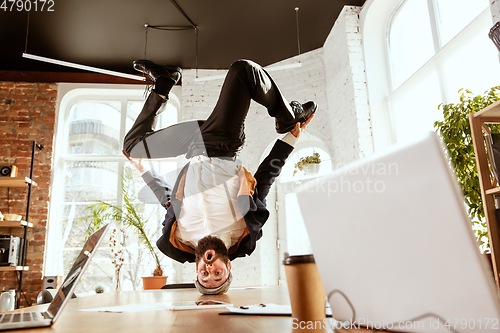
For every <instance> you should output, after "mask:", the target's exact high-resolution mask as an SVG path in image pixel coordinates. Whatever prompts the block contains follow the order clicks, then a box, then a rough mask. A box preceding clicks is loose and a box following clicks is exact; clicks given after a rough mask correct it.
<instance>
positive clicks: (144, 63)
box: [134, 60, 182, 83]
mask: <svg viewBox="0 0 500 333" xmlns="http://www.w3.org/2000/svg"><path fill="white" fill-rule="evenodd" d="M134 69H135V70H136V71H139V72H141V73H144V74H146V75H147V76H149V77H150V78H151V80H152V81H153V82H156V81H158V79H159V78H161V77H167V78H169V79H171V80H173V81H174V82H175V83H177V81H179V79H180V78H181V74H182V69H181V68H180V67H177V66H170V65H169V66H160V65H157V64H155V63H154V62H152V61H149V60H136V61H134Z"/></svg>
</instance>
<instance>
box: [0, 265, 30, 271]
mask: <svg viewBox="0 0 500 333" xmlns="http://www.w3.org/2000/svg"><path fill="white" fill-rule="evenodd" d="M29 269H30V268H29V266H24V267H23V266H0V272H13V271H28V270H29Z"/></svg>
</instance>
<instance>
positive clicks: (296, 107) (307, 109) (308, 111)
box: [276, 101, 318, 134]
mask: <svg viewBox="0 0 500 333" xmlns="http://www.w3.org/2000/svg"><path fill="white" fill-rule="evenodd" d="M290 106H291V107H292V110H293V114H294V116H295V119H294V121H293V122H292V123H289V124H284V123H283V122H282V121H279V120H278V119H276V132H278V133H280V134H285V133H288V132H290V131H291V130H292V129H294V127H295V124H296V123H303V122H304V121H306V120H307V119H309V117H310V116H311V115H312V114H313V113H314V112H316V108H317V107H318V106H317V105H316V103H315V102H313V101H309V102H307V103H304V104H300V103H299V102H297V101H292V102H290Z"/></svg>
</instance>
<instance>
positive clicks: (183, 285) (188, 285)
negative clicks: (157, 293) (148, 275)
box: [161, 282, 194, 289]
mask: <svg viewBox="0 0 500 333" xmlns="http://www.w3.org/2000/svg"><path fill="white" fill-rule="evenodd" d="M188 288H194V283H193V282H189V283H172V284H166V285H164V286H163V287H161V289H188Z"/></svg>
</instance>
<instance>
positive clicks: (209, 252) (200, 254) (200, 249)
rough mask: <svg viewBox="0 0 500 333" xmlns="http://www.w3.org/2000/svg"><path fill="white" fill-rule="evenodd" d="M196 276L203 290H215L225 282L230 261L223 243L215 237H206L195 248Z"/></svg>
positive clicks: (229, 268)
mask: <svg viewBox="0 0 500 333" xmlns="http://www.w3.org/2000/svg"><path fill="white" fill-rule="evenodd" d="M195 254H196V274H197V278H198V282H199V283H200V284H201V285H202V286H204V287H205V288H217V287H219V286H220V285H222V284H223V283H224V282H226V280H227V278H228V277H229V272H230V270H231V261H230V260H229V256H228V254H227V248H226V246H225V245H224V242H222V240H220V239H219V238H217V237H213V236H206V237H203V238H202V239H200V241H199V242H198V246H197V247H196V253H195Z"/></svg>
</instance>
